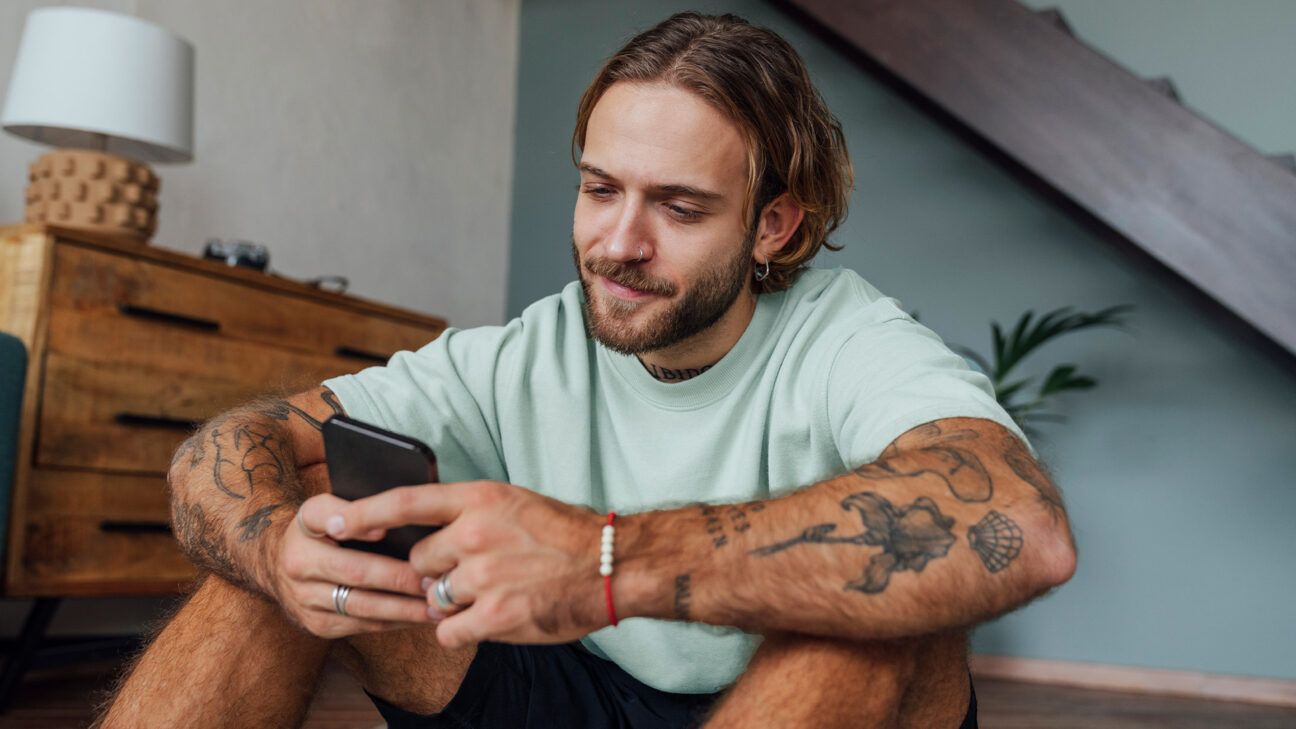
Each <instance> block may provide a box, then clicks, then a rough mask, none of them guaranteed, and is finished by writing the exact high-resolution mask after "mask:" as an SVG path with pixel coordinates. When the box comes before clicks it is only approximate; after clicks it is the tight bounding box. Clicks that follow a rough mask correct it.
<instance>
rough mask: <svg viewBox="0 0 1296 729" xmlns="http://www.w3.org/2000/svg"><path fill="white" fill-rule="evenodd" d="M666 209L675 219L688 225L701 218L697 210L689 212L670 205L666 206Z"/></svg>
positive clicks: (686, 209)
mask: <svg viewBox="0 0 1296 729" xmlns="http://www.w3.org/2000/svg"><path fill="white" fill-rule="evenodd" d="M666 209H667V210H669V211H670V213H671V215H674V216H675V217H676V218H678V219H680V220H682V221H684V222H688V223H691V222H693V221H696V220H699V219H700V218H701V217H702V213H700V212H698V211H697V210H689V209H688V208H684V207H680V206H679V205H674V204H671V203H667V204H666Z"/></svg>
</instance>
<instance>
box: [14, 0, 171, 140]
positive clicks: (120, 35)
mask: <svg viewBox="0 0 1296 729" xmlns="http://www.w3.org/2000/svg"><path fill="white" fill-rule="evenodd" d="M193 94H194V49H193V46H192V45H190V43H189V42H188V41H186V40H185V39H183V38H181V37H179V36H177V35H175V34H174V33H171V32H170V31H168V30H166V29H164V28H161V27H159V26H156V25H154V24H152V23H148V22H145V21H143V20H140V19H138V18H134V17H131V16H129V15H121V14H118V13H112V12H108V11H105V10H94V9H91V8H75V7H53V8H40V9H38V10H33V11H32V12H31V13H30V14H28V16H27V25H26V27H25V28H24V29H23V35H22V42H21V43H20V44H19V46H18V57H17V59H16V60H15V62H14V69H13V77H12V78H11V79H10V81H9V93H8V95H7V96H6V98H5V105H4V112H3V113H0V124H3V125H4V128H5V130H6V131H8V132H11V133H13V134H17V135H18V136H21V137H26V138H27V139H31V140H33V141H36V142H41V143H44V144H49V145H53V146H56V147H85V148H90V149H102V150H104V151H106V152H111V153H113V154H119V155H122V156H124V157H132V158H135V159H138V160H141V161H145V162H188V161H189V160H191V159H193Z"/></svg>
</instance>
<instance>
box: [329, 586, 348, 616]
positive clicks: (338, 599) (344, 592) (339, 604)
mask: <svg viewBox="0 0 1296 729" xmlns="http://www.w3.org/2000/svg"><path fill="white" fill-rule="evenodd" d="M350 596H351V588H350V587H348V586H347V585H338V586H337V587H334V588H333V609H334V610H335V611H336V612H337V614H338V615H341V616H342V617H344V618H349V617H351V616H350V615H347V611H346V601H347V598H348V597H350Z"/></svg>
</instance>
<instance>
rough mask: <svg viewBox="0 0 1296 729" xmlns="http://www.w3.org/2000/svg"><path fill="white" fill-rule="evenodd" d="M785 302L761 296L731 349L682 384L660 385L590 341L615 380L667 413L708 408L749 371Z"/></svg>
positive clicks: (782, 297) (782, 295)
mask: <svg viewBox="0 0 1296 729" xmlns="http://www.w3.org/2000/svg"><path fill="white" fill-rule="evenodd" d="M786 301H787V292H786V291H780V292H778V293H774V294H760V295H759V296H757V297H756V309H755V311H753V312H752V318H751V321H750V322H748V323H747V328H746V329H745V330H743V333H742V336H740V337H739V338H738V341H737V342H735V343H734V346H733V347H732V348H730V350H729V351H728V352H726V353H725V355H724V356H723V357H721V358H720V361H719V362H716V363H715V365H713V366H712V367H711V369H709V370H707V371H706V372H703V373H702V374H700V375H698V376H697V377H694V378H693V379H691V380H685V381H683V382H673V383H672V382H661V381H660V380H658V379H657V378H655V377H653V376H652V375H651V374H649V373H648V370H647V369H646V368H645V367H644V366H643V364H642V363H641V362H640V361H639V358H638V357H636V356H635V355H633V354H620V353H618V352H613V351H612V350H610V349H608V348H607V347H605V346H603V344H601V343H600V342H598V341H597V340H591V341H593V344H594V346H595V348H596V349H597V350H598V357H599V358H600V359H602V360H603V361H604V362H606V363H607V364H608V365H609V366H610V369H612V371H613V372H615V373H616V374H617V377H618V379H620V380H621V381H622V382H623V383H625V384H626V385H627V386H628V387H630V389H632V390H634V391H635V392H636V393H638V394H639V395H640V396H641V397H643V398H644V399H645V400H648V401H649V402H651V403H652V404H654V405H656V406H658V407H661V408H665V409H668V410H693V409H697V408H701V407H705V406H707V405H710V404H711V403H713V402H715V401H717V400H719V399H721V398H722V397H724V396H725V395H727V394H729V393H730V392H732V391H733V388H734V386H735V385H737V384H738V382H739V381H740V380H742V378H743V376H744V375H746V374H747V373H748V372H750V371H751V366H752V364H753V363H754V362H755V360H756V355H757V353H758V352H759V351H760V349H761V345H762V344H764V343H765V342H766V341H767V340H768V339H769V337H768V335H769V333H770V331H771V330H772V329H773V327H774V323H775V322H776V321H777V320H778V318H779V314H780V312H781V311H782V309H783V304H784V302H786Z"/></svg>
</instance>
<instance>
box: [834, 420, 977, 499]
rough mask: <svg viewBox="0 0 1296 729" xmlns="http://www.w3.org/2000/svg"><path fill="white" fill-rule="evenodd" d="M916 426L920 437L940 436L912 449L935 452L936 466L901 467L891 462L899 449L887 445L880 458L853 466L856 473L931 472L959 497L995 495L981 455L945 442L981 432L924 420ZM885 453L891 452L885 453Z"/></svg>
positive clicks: (970, 437) (905, 475) (884, 475)
mask: <svg viewBox="0 0 1296 729" xmlns="http://www.w3.org/2000/svg"><path fill="white" fill-rule="evenodd" d="M915 430H916V432H917V434H918V435H919V436H920V437H928V438H935V437H939V438H940V440H939V441H938V442H937V443H934V444H932V445H929V446H925V447H923V448H916V449H914V452H919V453H930V454H932V455H934V456H936V457H937V459H939V462H940V465H939V466H938V467H935V468H932V467H922V468H917V469H911V470H902V469H900V468H898V467H897V466H896V465H895V464H894V463H893V461H894V460H895V458H896V456H897V455H900V452H899V451H896V450H893V449H892V448H890V447H888V448H887V450H886V451H883V456H882V458H880V459H878V460H877V461H874V462H873V463H866V464H864V465H863V466H860V467H859V468H857V469H855V473H856V475H858V476H860V477H862V478H869V479H897V478H917V477H919V476H928V475H930V476H935V477H936V478H939V479H940V480H942V481H944V482H945V487H946V488H948V489H949V492H950V493H951V494H953V495H954V498H956V499H958V500H959V501H963V502H967V503H980V502H983V501H989V500H990V497H992V496H994V479H992V478H991V477H990V472H989V471H988V470H987V469H986V467H985V465H984V464H982V463H981V459H979V458H977V457H976V455H975V454H974V453H972V452H971V451H969V450H967V449H966V448H960V447H958V446H953V445H948V444H949V443H955V442H958V441H963V440H976V439H977V438H979V437H980V435H979V434H978V433H977V432H976V431H975V430H956V431H954V432H952V433H943V432H942V431H941V429H940V426H938V425H936V424H935V423H927V424H926V425H923V426H920V427H919V428H917V429H915ZM888 453H890V454H891V455H889V456H888V455H887V454H888Z"/></svg>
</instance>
